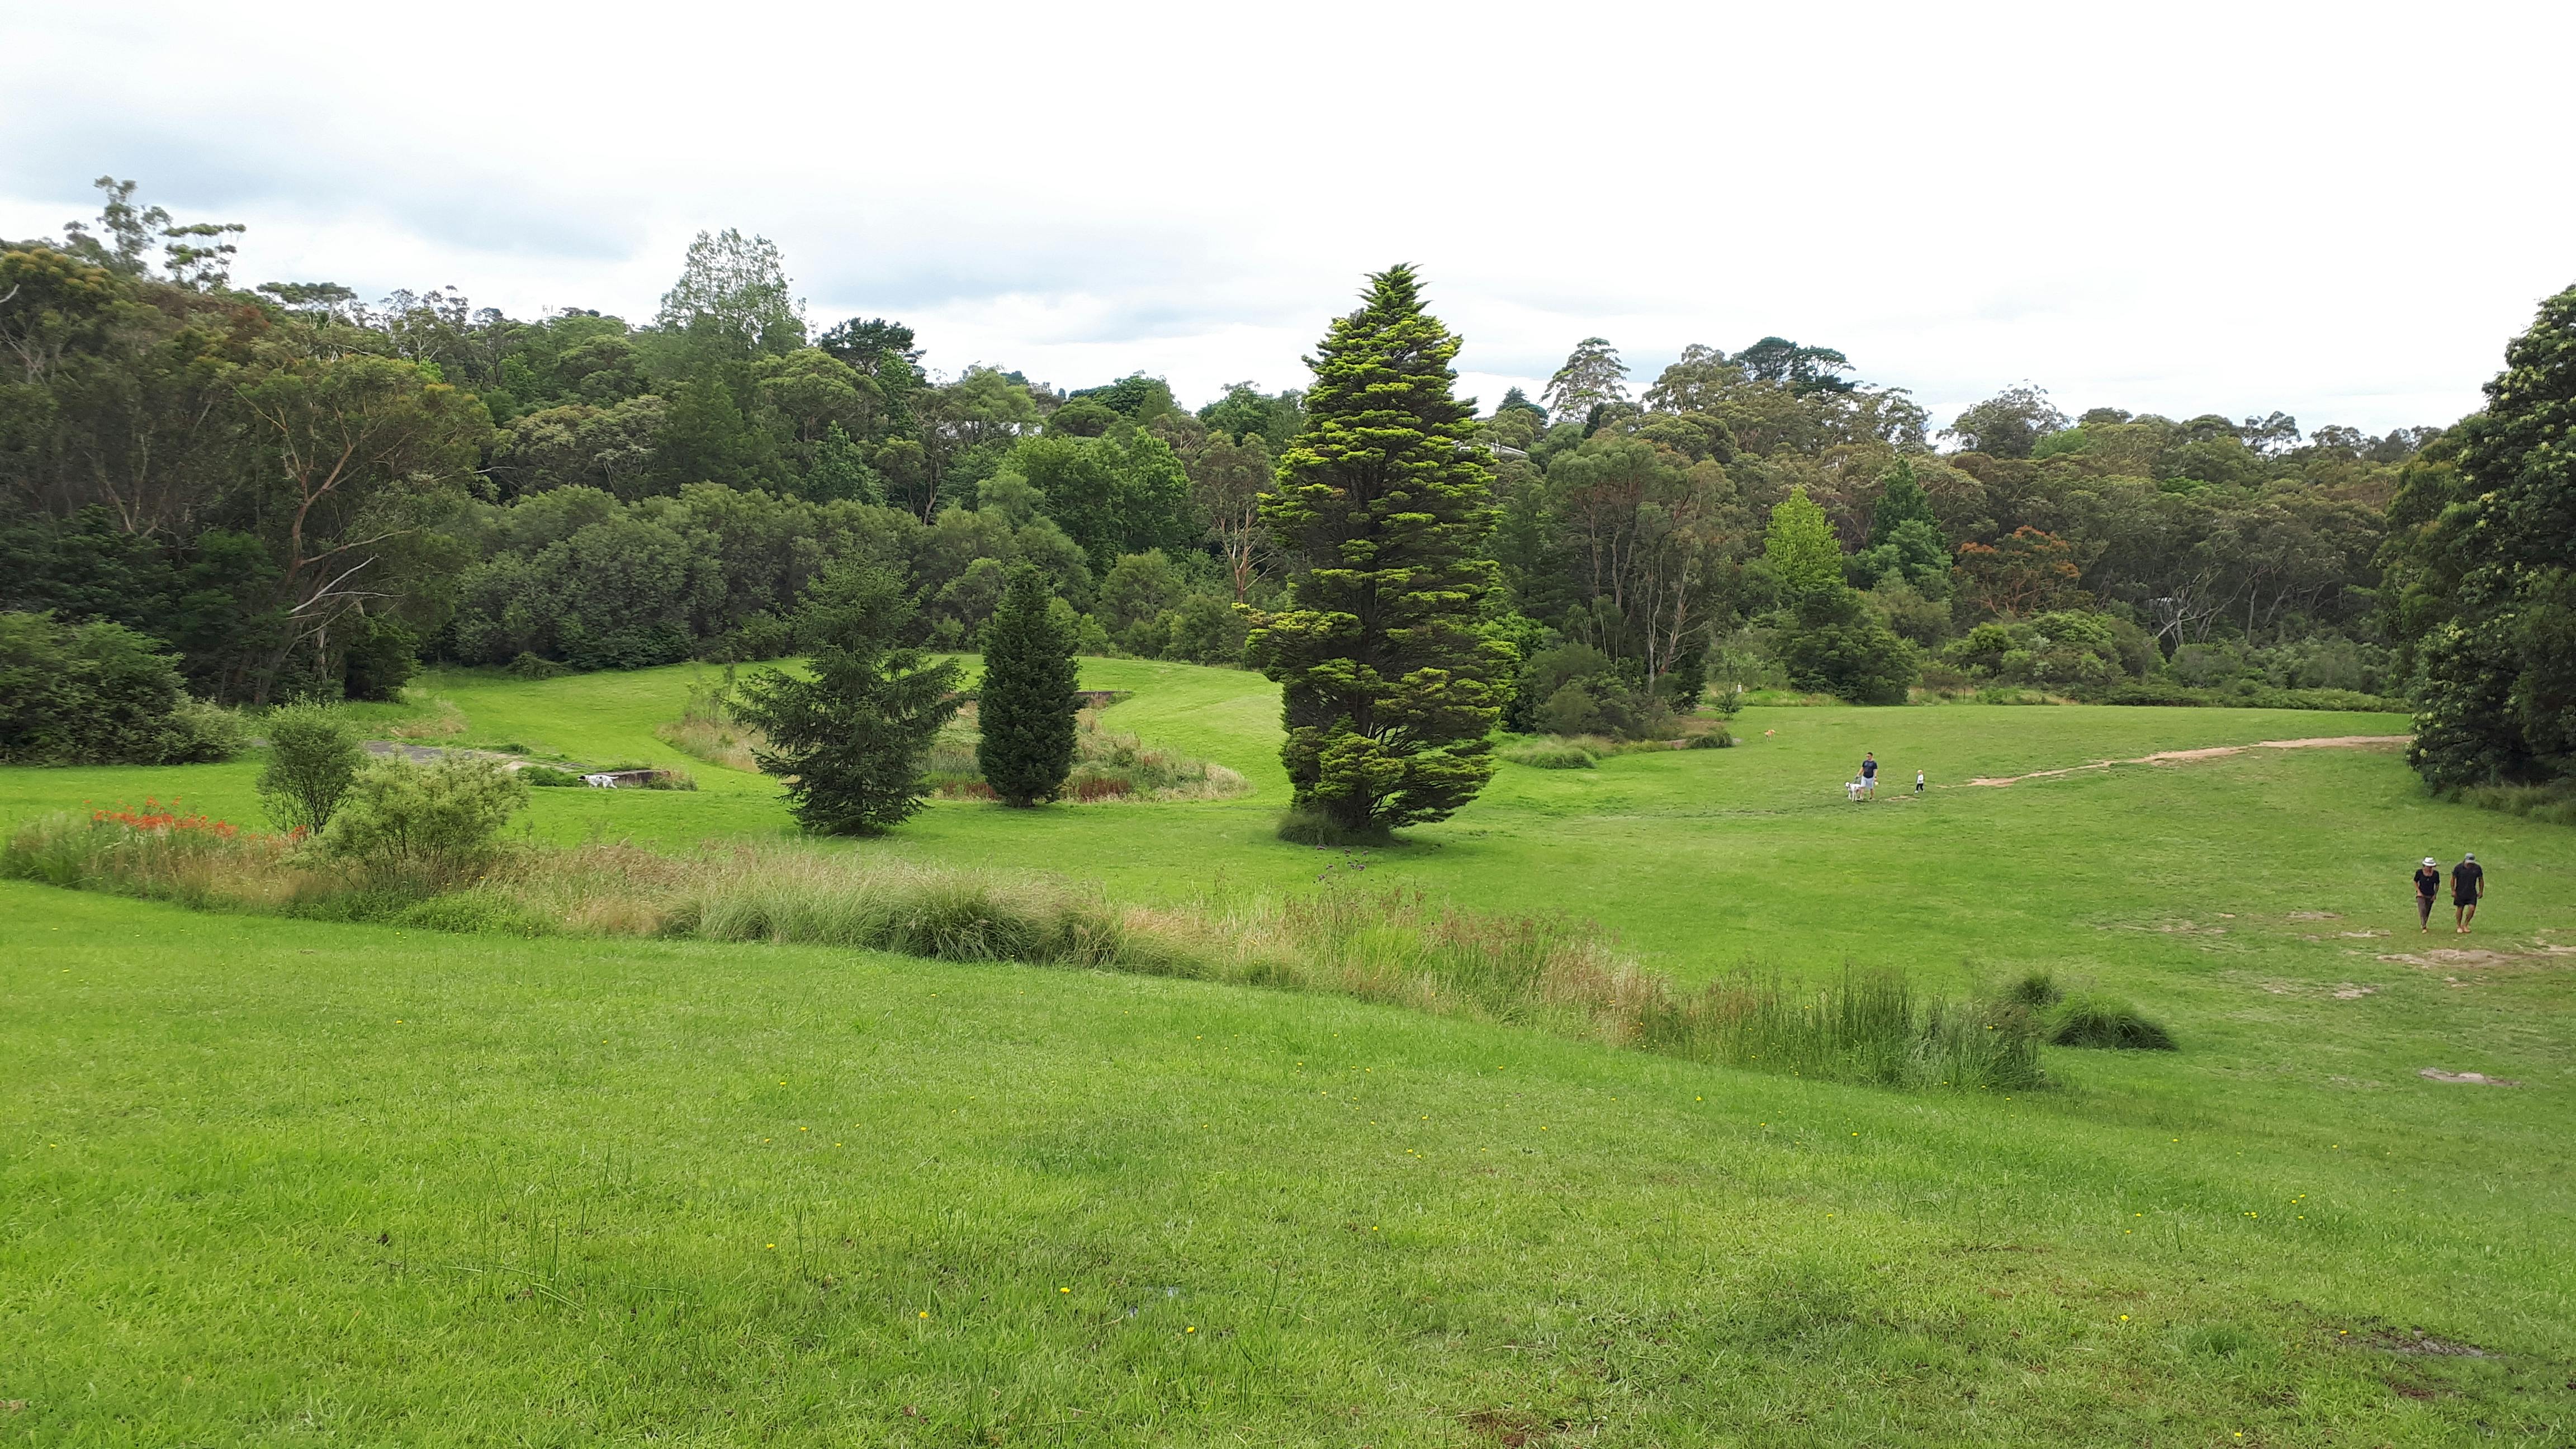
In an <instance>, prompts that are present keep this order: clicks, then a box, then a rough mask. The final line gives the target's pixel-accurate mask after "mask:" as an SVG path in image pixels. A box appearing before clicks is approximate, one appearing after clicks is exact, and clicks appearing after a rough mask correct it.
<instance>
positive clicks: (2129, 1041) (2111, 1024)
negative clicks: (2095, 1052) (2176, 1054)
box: [2048, 992, 2179, 1052]
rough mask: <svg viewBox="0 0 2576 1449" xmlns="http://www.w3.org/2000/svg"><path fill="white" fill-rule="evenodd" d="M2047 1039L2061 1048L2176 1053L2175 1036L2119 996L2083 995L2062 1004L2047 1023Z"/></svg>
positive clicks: (2073, 997)
mask: <svg viewBox="0 0 2576 1449" xmlns="http://www.w3.org/2000/svg"><path fill="white" fill-rule="evenodd" d="M2048 1039H2049V1040H2050V1041H2052V1042H2054V1043H2056V1044H2057V1045H2059V1046H2067V1047H2107V1048H2112V1049H2116V1050H2125V1051H2149V1052H2169V1051H2176V1050H2179V1048H2178V1047H2177V1046H2176V1044H2175V1042H2174V1039H2173V1033H2171V1032H2169V1031H2166V1030H2165V1029H2164V1028H2163V1027H2162V1026H2159V1025H2157V1024H2156V1023H2155V1022H2153V1021H2150V1020H2148V1019H2147V1018H2146V1017H2145V1016H2144V1015H2142V1014H2140V1013H2139V1011H2138V1009H2137V1008H2136V1007H2134V1006H2131V1005H2130V1004H2129V1003H2127V1002H2125V1001H2122V1000H2120V999H2119V998H2117V997H2112V996H2102V995H2098V994H2095V993H2092V992H2084V993H2081V994H2078V995H2075V996H2070V997H2068V998H2067V999H2066V1000H2065V1001H2063V1002H2061V1003H2059V1005H2058V1007H2057V1009H2056V1011H2054V1012H2053V1013H2051V1014H2050V1017H2049V1021H2048Z"/></svg>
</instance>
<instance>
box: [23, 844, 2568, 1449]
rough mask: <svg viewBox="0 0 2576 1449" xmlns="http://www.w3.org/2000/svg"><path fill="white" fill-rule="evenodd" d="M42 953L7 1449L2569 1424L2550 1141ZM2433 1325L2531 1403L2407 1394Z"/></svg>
mask: <svg viewBox="0 0 2576 1449" xmlns="http://www.w3.org/2000/svg"><path fill="white" fill-rule="evenodd" d="M0 911H5V912H6V913H7V915H8V918H9V920H10V921H11V923H12V929H11V931H10V933H9V937H8V941H7V943H6V945H5V946H0V1063H5V1066H0V1084H5V1091H0V1142H5V1144H6V1145H5V1147H0V1203H5V1205H6V1207H5V1222H6V1224H7V1232H6V1235H5V1237H0V1285H5V1288H0V1395H5V1396H6V1397H7V1398H10V1399H23V1400H25V1401H27V1407H26V1408H25V1409H24V1410H21V1411H18V1412H17V1413H15V1414H13V1415H12V1417H11V1418H10V1419H8V1420H5V1421H0V1429H5V1430H7V1431H11V1432H12V1434H13V1436H14V1433H15V1431H19V1430H21V1429H23V1430H24V1432H25V1433H26V1434H27V1435H28V1436H29V1437H30V1439H31V1440H32V1441H33V1442H47V1443H110V1442H156V1443H212V1442H234V1441H262V1442H266V1441H277V1440H289V1439H294V1440H304V1439H312V1438H319V1437H323V1436H326V1435H327V1436H330V1437H333V1438H337V1439H341V1440H345V1441H347V1442H353V1443H369V1444H383V1443H407V1442H408V1443H466V1442H504V1441H506V1442H512V1443H566V1442H573V1441H588V1440H592V1439H595V1438H598V1437H603V1436H605V1437H610V1438H614V1439H620V1440H624V1439H634V1438H642V1437H647V1436H654V1437H660V1438H664V1439H673V1440H679V1441H683V1442H743V1441H750V1440H753V1439H765V1440H771V1441H775V1442H782V1443H826V1442H834V1443H850V1442H865V1443H893V1444H958V1443H965V1442H995V1441H998V1442H1006V1443H1055V1442H1081V1443H1142V1442H1148V1441H1153V1442H1185V1443H1186V1442H1205V1441H1207V1440H1209V1439H1213V1438H1216V1437H1219V1436H1220V1434H1221V1433H1223V1432H1225V1431H1228V1430H1234V1429H1240V1430H1243V1431H1245V1432H1247V1433H1248V1434H1249V1435H1251V1436H1253V1437H1256V1438H1268V1439H1271V1440H1274V1441H1279V1442H1293V1443H1351V1444H1360V1443H1368V1444H1377V1445H1398V1444H1472V1443H1485V1442H1493V1440H1494V1439H1495V1438H1496V1437H1499V1436H1500V1435H1501V1434H1503V1433H1507V1432H1516V1431H1520V1430H1525V1429H1528V1428H1532V1427H1540V1426H1547V1425H1552V1424H1559V1423H1561V1424H1563V1425H1565V1426H1567V1428H1568V1429H1569V1431H1570V1432H1569V1434H1568V1436H1567V1438H1568V1440H1569V1441H1570V1442H1581V1443H1615V1444H1685V1443H1707V1442H1720V1443H1737V1444H1752V1445H1774V1444H1776V1445H1805V1444H1813V1443H1820V1442H1830V1443H1859V1442H1868V1443H1873V1444H1886V1445H1918V1444H1919V1445H1947V1444H1956V1443H1962V1442H1975V1443H1980V1444H2067V1443H2113V1442H2119V1443H2146V1442H2153V1443H2159V1444H2163V1443H2181V1444H2212V1443H2214V1444H2231V1443H2237V1442H2244V1443H2260V1444H2276V1445H2277V1444H2312V1443H2313V1444H2322V1443H2328V1442H2332V1443H2403V1444H2436V1443H2452V1442H2460V1441H2462V1440H2463V1439H2466V1438H2469V1437H2472V1436H2473V1435H2474V1433H2475V1430H2476V1427H2477V1426H2480V1425H2483V1426H2485V1427H2486V1428H2488V1429H2490V1430H2493V1431H2495V1434H2496V1438H2495V1442H2505V1443H2529V1444H2540V1443H2558V1442H2564V1440H2563V1436H2564V1435H2565V1434H2566V1433H2567V1432H2568V1429H2569V1426H2570V1423H2571V1419H2570V1402H2569V1397H2568V1395H2567V1394H2566V1393H2565V1392H2564V1390H2562V1389H2561V1388H2560V1387H2559V1385H2560V1384H2561V1382H2562V1381H2563V1380H2564V1379H2565V1378H2566V1377H2567V1360H2568V1357H2569V1356H2570V1355H2571V1353H2576V1334H2571V1332H2570V1330H2569V1328H2568V1326H2567V1316H2566V1308H2567V1304H2566V1301H2565V1293H2564V1290H2565V1286H2566V1284H2567V1282H2568V1273H2567V1266H2568V1265H2567V1261H2566V1254H2567V1248H2566V1238H2565V1236H2564V1232H2563V1227H2564V1223H2565V1217H2566V1215H2565V1207H2566V1203H2565V1201H2564V1198H2563V1196H2544V1197H2538V1198H2535V1197H2534V1196H2533V1195H2531V1193H2530V1192H2529V1188H2530V1187H2531V1183H2530V1182H2529V1181H2528V1178H2527V1176H2526V1177H2525V1178H2524V1179H2523V1180H2521V1181H2516V1180H2515V1179H2516V1173H2515V1172H2514V1170H2513V1169H2512V1168H2511V1167H2509V1166H2507V1165H2505V1164H2503V1163H2501V1162H2498V1161H2495V1160H2493V1159H2495V1158H2497V1157H2501V1156H2503V1155H2505V1154H2504V1153H2501V1152H2498V1151H2496V1149H2497V1148H2499V1147H2505V1146H2507V1145H2508V1144H2512V1143H2515V1142H2516V1141H2517V1140H2518V1139H2519V1140H2521V1141H2522V1142H2523V1144H2524V1145H2525V1146H2526V1147H2527V1148H2541V1146H2542V1144H2541V1143H2540V1142H2539V1141H2538V1140H2537V1139H2536V1137H2535V1136H2534V1134H2532V1133H2531V1130H2530V1128H2529V1126H2528V1124H2524V1125H2522V1126H2517V1125H2516V1120H2517V1119H2516V1117H2515V1112H2516V1108H2517V1105H2518V1103H2517V1101H2516V1100H2515V1099H2512V1098H2509V1097H2507V1096H2506V1095H2505V1094H2503V1093H2492V1092H2491V1093H2483V1094H2481V1093H2476V1092H2455V1093H2452V1094H2450V1095H2449V1096H2447V1097H2445V1098H2444V1099H2443V1106H2444V1111H2445V1114H2446V1117H2447V1127H2448V1129H2449V1130H2448V1132H2447V1133H2445V1134H2444V1135H2445V1136H2446V1137H2451V1138H2454V1139H2456V1140H2458V1141H2460V1142H2465V1141H2468V1140H2483V1141H2485V1142H2486V1143H2487V1144H2488V1148H2489V1151H2488V1154H2487V1156H2488V1158H2489V1160H2487V1161H2483V1162H2479V1161H2471V1160H2468V1158H2469V1156H2470V1154H2468V1153H2467V1152H2465V1151H2464V1150H2462V1149H2461V1148H2460V1147H2458V1146H2455V1145H2452V1144H2450V1143H2446V1142H2442V1141H2428V1140H2427V1139H2426V1137H2425V1135H2424V1134H2423V1133H2421V1132H2420V1131H2418V1130H2415V1129H2414V1128H2413V1127H2411V1126H2410V1124H2408V1123H2407V1122H2405V1121H2403V1120H2390V1121H2380V1122H2370V1121H2365V1120H2359V1119H2358V1117H2357V1119H2356V1120H2355V1121H2354V1122H2352V1123H2351V1124H2350V1125H2352V1126H2353V1127H2354V1128H2355V1130H2354V1131H2353V1132H2351V1133H2349V1134H2344V1135H2340V1136H2339V1137H2338V1138H2337V1140H2336V1141H2335V1142H2334V1143H2331V1144H2330V1143H2329V1142H2327V1141H2324V1140H2313V1141H2312V1140H2308V1137H2309V1134H2307V1133H2305V1132H2299V1131H2293V1130H2290V1129H2289V1127H2288V1125H2287V1124H2282V1123H2254V1122H2250V1121H2248V1120H2247V1118H2246V1115H2245V1114H2244V1113H2242V1112H2240V1111H2238V1110H2236V1109H2235V1108H2234V1107H2233V1106H2232V1105H2231V1104H2229V1103H2228V1102H2225V1101H2223V1100H2220V1101H2209V1102H2191V1103H2186V1102H2172V1103H2157V1102H2155V1101H2153V1100H2152V1099H2148V1100H2136V1099H2128V1098H2127V1094H2126V1093H2125V1092H2121V1091H2118V1090H2117V1089H2115V1090H2114V1093H2113V1095H2114V1097H2115V1098H2119V1099H2125V1100H2124V1104H2123V1105H2122V1109H2121V1110H2116V1111H2108V1112H2106V1111H2104V1110H2103V1108H2104V1107H2105V1105H2106V1103H2105V1100H2104V1098H2103V1097H2102V1096H2100V1095H2097V1094H2094V1093H2078V1094H2060V1095H2042V1096H2040V1097H2029V1098H2023V1099H2021V1100H2015V1101H2004V1100H1996V1099H1991V1098H1967V1099H1938V1098H1922V1097H1900V1096H1895V1095H1890V1094H1884V1093H1875V1092H1870V1091H1866V1090H1861V1089H1845V1088H1836V1087H1829V1086H1821V1085H1814V1084H1806V1083H1798V1082H1792V1081H1783V1080H1775V1079H1769V1078H1762V1077H1756V1076H1748V1075H1741V1074H1734V1073H1728V1072H1723V1071H1715V1070H1710V1069H1704V1068H1698V1067H1693V1066H1688V1065H1685V1064H1678V1063H1672V1062H1667V1061H1662V1060H1658V1059H1654V1058H1649V1057H1641V1056H1632V1055H1625V1054H1619V1053H1610V1052H1603V1051H1599V1050H1595V1049H1589V1048H1585V1047H1580V1046H1576V1045H1571V1044H1567V1043H1561V1042H1556V1041H1552V1040H1548V1039H1545V1038H1540V1037H1534V1036H1530V1035H1527V1034H1524V1033H1518V1032H1513V1031H1509V1030H1505V1029H1498V1028H1483V1027H1475V1026H1468V1025H1460V1024H1454V1023H1443V1022H1438V1021H1432V1020H1427V1019H1423V1018H1420V1017H1416V1016H1412V1015H1409V1014H1406V1013H1403V1012H1400V1011H1395V1010H1390V1009H1381V1008H1371V1007H1364V1006H1359V1005H1354V1004H1350V1003H1343V1002H1338V1001H1331V1000H1315V999H1290V998H1280V997H1275V996H1268V995H1265V994H1262V993H1257V992H1245V991H1235V990H1228V989H1224V988H1212V987H1203V986H1198V985H1194V984H1190V983H1176V982H1165V981H1151V980H1139V979H1132V978H1113V977H1101V976H1095V975H1089V974H1080V973H1069V972H1048V971H1037V970H1026V969H1014V968H1005V967H991V968H976V967H954V966H938V965H929V964H924V963H919V962H912V961H903V960H892V959H886V958H875V957H853V956H850V955H846V954H839V953H829V952H822V951H812V950H804V949H796V948H779V949H749V950H745V949H729V950H728V949H717V948H709V947H704V946H698V945H694V944H679V943H670V944H664V943H651V944H643V945H630V944H621V945H603V944H595V943H566V942H542V943H530V942H524V941H513V940H507V939H502V938H492V937H465V938H458V937H435V936H424V935H421V934H417V933H412V934H404V933H398V932H394V931H391V930H386V929H380V928H363V927H335V926H323V925H315V924H307V923H298V922H278V921H268V920H247V919H234V918H225V917H216V916H202V915H189V914H187V913H184V912H180V911H177V910H173V909H169V908H164V907H157V906H149V905H139V904H135V903H130V902H123V901H117V900H111V899H106V898H101V897H94V896H80V895H72V894H66V893H59V892H53V891H48V890H44V889H42V888H37V887H31V886H24V885H9V886H0ZM2151 1066H2152V1064H2150V1068H2151ZM2142 1070H2144V1069H2142ZM2347 1100H2348V1099H2347ZM2543 1150H2545V1149H2543ZM2499 1189H2506V1190H2499ZM2256 1214H2259V1216H2256ZM1065 1290H1070V1291H1065ZM2123 1315H2126V1317H2123ZM2412 1324H2423V1325H2426V1326H2428V1327H2430V1328H2433V1329H2435V1330H2437V1331H2439V1332H2440V1333H2443V1334H2445V1335H2449V1336H2452V1337H2455V1338H2461V1339H2467V1340H2471V1341H2474V1342H2477V1343H2481V1344H2484V1345H2487V1346H2490V1347H2493V1348H2499V1349H2503V1350H2506V1351H2507V1352H2508V1355H2509V1356H2507V1357H2503V1358H2489V1359H2467V1358H2454V1357H2422V1356H2408V1355H2399V1354H2393V1353H2389V1352H2387V1351H2385V1350H2384V1349H2382V1348H2377V1347H2372V1346H2369V1345H2370V1344H2371V1343H2375V1342H2385V1341H2387V1340H2386V1334H2387V1332H2388V1330H2389V1329H2390V1328H2391V1327H2392V1326H2402V1325H2412ZM2348 1334H2349V1335H2350V1336H2347V1335H2348ZM2356 1339H2359V1340H2362V1342H2361V1343H2358V1344H2357V1343H2356V1341H2355V1340H2356ZM2550 1424H2555V1425H2556V1428H2555V1429H2554V1430H2553V1429H2550V1428H2548V1427H2547V1426H2548V1425H2550ZM2238 1433H2242V1434H2244V1435H2245V1438H2244V1439H2243V1440H2241V1441H2240V1440H2237V1439H2235V1438H2233V1437H2231V1436H2233V1435H2235V1434H2238Z"/></svg>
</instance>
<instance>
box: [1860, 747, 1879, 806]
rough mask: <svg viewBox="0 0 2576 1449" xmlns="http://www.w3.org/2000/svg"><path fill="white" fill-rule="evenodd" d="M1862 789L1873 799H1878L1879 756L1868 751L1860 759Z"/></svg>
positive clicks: (1863, 792)
mask: <svg viewBox="0 0 2576 1449" xmlns="http://www.w3.org/2000/svg"><path fill="white" fill-rule="evenodd" d="M1860 789H1861V793H1862V794H1864V795H1867V796H1868V797H1870V798H1871V799H1873V800H1875V799H1877V798H1878V756H1877V755H1876V754H1874V753H1872V752H1869V751H1866V750H1865V751H1863V752H1862V753H1861V757H1860Z"/></svg>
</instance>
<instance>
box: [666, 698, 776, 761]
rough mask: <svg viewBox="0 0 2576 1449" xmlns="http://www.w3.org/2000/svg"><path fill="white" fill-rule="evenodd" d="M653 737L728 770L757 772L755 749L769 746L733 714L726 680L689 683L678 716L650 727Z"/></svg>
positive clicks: (765, 737)
mask: <svg viewBox="0 0 2576 1449" xmlns="http://www.w3.org/2000/svg"><path fill="white" fill-rule="evenodd" d="M653 735H654V738H656V739H658V740H660V741H662V743H664V744H666V745H670V746H672V747H673V748H675V749H678V750H680V751H681V752H683V753H685V754H689V755H694V756H696V757H697V758H699V759H701V760H704V761H706V762H707V763H708V764H710V765H722V766H724V767H725V768H726V769H728V770H741V771H744V772H746V773H749V774H758V773H759V772H760V761H759V759H758V758H757V757H756V755H755V753H754V752H755V751H758V750H764V749H767V748H769V737H768V736H767V735H764V734H762V733H761V732H760V731H759V730H756V729H754V728H752V727H751V726H750V725H747V724H744V723H743V722H742V721H740V720H738V719H735V718H734V717H733V686H732V685H731V684H730V683H717V684H692V685H690V686H689V697H688V702H687V703H685V704H683V705H682V706H681V707H680V717H679V718H678V719H676V720H673V721H671V722H670V723H668V724H660V725H655V726H654V727H653Z"/></svg>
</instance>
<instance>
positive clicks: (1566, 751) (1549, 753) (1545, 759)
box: [1494, 686, 1599, 770]
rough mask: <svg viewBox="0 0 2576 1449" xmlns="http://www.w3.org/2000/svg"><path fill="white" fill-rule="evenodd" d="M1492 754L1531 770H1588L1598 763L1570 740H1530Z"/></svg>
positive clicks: (1587, 752) (1590, 754) (1589, 753)
mask: <svg viewBox="0 0 2576 1449" xmlns="http://www.w3.org/2000/svg"><path fill="white" fill-rule="evenodd" d="M1568 687H1569V688H1571V686H1568ZM1494 754H1495V758H1497V759H1501V760H1506V761H1509V762H1510V763H1512V764H1515V765H1527V766H1528V767H1530V768H1531V769H1533V770H1589V769H1593V768H1595V767H1596V766H1597V765H1598V763H1599V761H1597V760H1596V759H1595V758H1594V757H1593V754H1592V752H1591V751H1590V750H1587V749H1585V748H1584V747H1583V746H1581V745H1578V744H1576V743H1574V742H1573V741H1571V740H1560V739H1543V740H1530V741H1528V742H1527V743H1524V744H1517V745H1508V746H1505V747H1504V748H1502V749H1500V750H1497V751H1495V752H1494Z"/></svg>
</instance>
